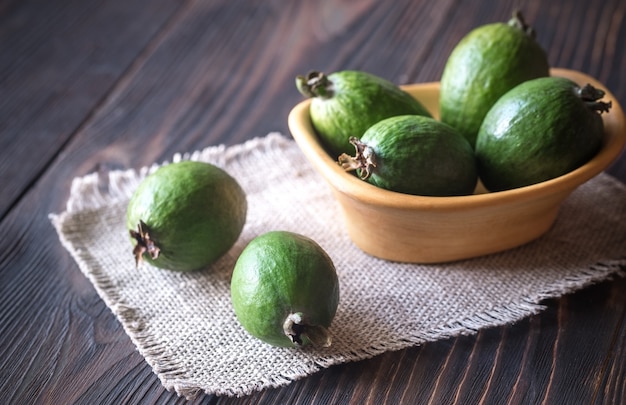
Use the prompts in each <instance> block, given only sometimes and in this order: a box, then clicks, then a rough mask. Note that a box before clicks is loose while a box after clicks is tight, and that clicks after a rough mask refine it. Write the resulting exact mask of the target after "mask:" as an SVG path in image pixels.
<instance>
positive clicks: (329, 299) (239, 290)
mask: <svg viewBox="0 0 626 405" xmlns="http://www.w3.org/2000/svg"><path fill="white" fill-rule="evenodd" d="M231 299H232V304H233V308H234V310H235V314H236V315H237V319H238V320H239V322H240V323H241V325H242V326H243V327H244V329H245V330H246V331H248V333H250V334H251V335H252V336H254V337H256V338H258V339H260V340H262V341H264V342H266V343H269V344H271V345H274V346H283V347H293V346H304V345H307V344H309V343H312V344H313V345H315V346H324V347H325V346H329V345H330V343H331V339H330V335H329V333H328V330H327V328H328V327H329V326H330V324H331V322H332V320H333V318H334V316H335V312H336V310H337V305H338V304H339V281H338V279H337V273H336V272H335V266H334V265H333V262H332V260H331V259H330V257H329V256H328V254H327V253H326V252H325V251H324V250H323V249H322V248H321V247H320V246H319V245H318V244H317V243H316V242H315V241H313V240H312V239H310V238H308V237H305V236H303V235H299V234H296V233H293V232H287V231H272V232H268V233H265V234H263V235H261V236H258V237H256V238H255V239H253V240H252V241H251V242H250V243H249V244H248V246H246V248H245V249H244V250H243V252H242V253H241V255H240V256H239V259H238V260H237V263H236V264H235V269H234V270H233V275H232V279H231Z"/></svg>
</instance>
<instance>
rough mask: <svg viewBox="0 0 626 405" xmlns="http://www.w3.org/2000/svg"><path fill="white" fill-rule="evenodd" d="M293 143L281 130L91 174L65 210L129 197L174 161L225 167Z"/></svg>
mask: <svg viewBox="0 0 626 405" xmlns="http://www.w3.org/2000/svg"><path fill="white" fill-rule="evenodd" d="M293 142H294V141H293V140H292V139H290V138H287V137H286V136H284V135H282V134H281V133H279V132H270V133H269V134H267V135H266V136H264V137H257V138H253V139H250V140H248V141H246V142H244V143H241V144H237V145H233V146H226V145H217V146H209V147H207V148H205V149H202V150H199V151H195V152H192V153H176V154H174V155H173V156H172V159H171V160H169V161H167V160H166V161H163V162H162V163H160V164H156V163H155V164H153V165H151V166H144V167H142V168H140V169H138V170H135V169H127V170H112V171H110V172H108V178H102V177H101V175H100V174H99V173H97V172H93V173H89V174H87V175H84V176H81V177H76V178H74V179H73V180H72V184H71V187H70V195H69V198H68V200H67V205H66V210H65V212H66V213H76V212H81V211H88V210H96V209H99V208H103V207H106V206H108V205H111V204H115V203H118V202H120V201H125V200H128V199H130V197H131V196H132V194H133V192H134V191H135V189H136V188H137V186H138V185H139V183H141V181H142V180H143V179H144V178H145V177H146V176H147V175H148V174H151V173H153V172H154V171H156V170H157V169H158V168H159V167H161V166H164V165H167V164H170V163H175V162H180V161H183V160H193V161H201V162H207V163H212V164H214V165H216V166H219V167H223V166H225V165H226V164H228V163H229V162H232V161H233V159H236V160H242V159H245V157H246V156H247V155H248V154H250V153H254V154H263V153H268V152H273V153H280V151H281V150H284V148H286V147H289V146H290V145H291V144H292V143H293ZM51 215H54V214H51Z"/></svg>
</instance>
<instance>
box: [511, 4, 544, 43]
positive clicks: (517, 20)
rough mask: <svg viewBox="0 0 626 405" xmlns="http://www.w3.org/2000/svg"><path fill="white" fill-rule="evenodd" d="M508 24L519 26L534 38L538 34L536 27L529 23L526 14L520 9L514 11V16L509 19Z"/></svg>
mask: <svg viewBox="0 0 626 405" xmlns="http://www.w3.org/2000/svg"><path fill="white" fill-rule="evenodd" d="M508 24H509V25H510V26H512V27H515V28H519V29H520V30H522V31H523V32H524V33H525V34H526V35H528V36H529V37H531V38H533V39H535V37H536V36H537V33H536V32H535V30H534V28H533V27H531V26H530V25H528V24H527V23H526V21H525V20H524V16H523V15H522V12H521V11H520V10H515V11H513V16H512V17H511V19H510V20H509V23H508Z"/></svg>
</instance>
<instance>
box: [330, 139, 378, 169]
mask: <svg viewBox="0 0 626 405" xmlns="http://www.w3.org/2000/svg"><path fill="white" fill-rule="evenodd" d="M350 143H351V144H352V145H354V147H355V148H356V155H355V156H350V155H348V154H347V153H342V154H341V156H339V158H338V161H339V164H340V165H341V167H342V168H343V169H344V170H345V171H347V172H349V171H352V170H357V169H360V171H359V177H360V178H361V180H367V178H369V177H370V175H371V174H372V168H373V167H376V159H375V156H374V151H373V150H372V148H370V147H369V146H367V145H366V144H364V143H363V142H361V141H360V140H359V139H357V138H356V137H354V136H351V137H350Z"/></svg>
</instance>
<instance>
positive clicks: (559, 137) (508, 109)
mask: <svg viewBox="0 0 626 405" xmlns="http://www.w3.org/2000/svg"><path fill="white" fill-rule="evenodd" d="M603 96H604V92H603V91H601V90H599V89H596V88H594V87H593V86H591V85H585V86H583V87H579V86H578V85H577V84H576V83H574V82H573V81H571V80H569V79H565V78H561V77H545V78H539V79H534V80H530V81H527V82H524V83H522V84H520V85H518V86H516V87H515V88H513V89H512V90H510V91H509V92H507V93H506V94H505V95H503V96H502V97H501V98H500V99H499V100H498V101H497V102H496V104H494V105H493V107H492V108H491V109H490V110H489V112H488V113H487V116H486V117H485V120H484V122H483V124H482V126H481V127H480V131H479V133H478V138H477V140H476V159H477V163H478V169H479V175H480V177H481V179H482V182H483V184H484V185H485V187H486V188H487V189H488V190H490V191H500V190H507V189H512V188H517V187H522V186H527V185H530V184H535V183H539V182H542V181H545V180H549V179H552V178H555V177H558V176H560V175H562V174H565V173H568V172H570V171H572V170H574V169H576V168H577V167H579V166H581V165H582V164H584V163H585V162H587V161H588V160H589V159H591V158H592V157H593V156H594V155H595V154H596V153H597V151H598V149H599V148H600V146H601V143H602V136H603V133H604V125H603V121H602V117H601V116H600V113H601V112H603V111H604V112H607V111H608V110H609V108H610V107H611V103H610V102H608V103H606V102H603V101H600V99H601V98H602V97H603Z"/></svg>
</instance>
